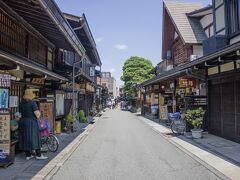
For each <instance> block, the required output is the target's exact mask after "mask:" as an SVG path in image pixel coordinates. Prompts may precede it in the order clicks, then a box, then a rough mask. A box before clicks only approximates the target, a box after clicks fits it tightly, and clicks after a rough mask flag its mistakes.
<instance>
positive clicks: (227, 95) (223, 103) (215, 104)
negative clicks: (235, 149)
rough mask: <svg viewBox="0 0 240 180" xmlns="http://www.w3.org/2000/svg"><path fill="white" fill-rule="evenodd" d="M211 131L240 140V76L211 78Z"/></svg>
mask: <svg viewBox="0 0 240 180" xmlns="http://www.w3.org/2000/svg"><path fill="white" fill-rule="evenodd" d="M209 116H210V131H211V133H213V134H216V135H218V136H222V137H224V138H226V139H229V140H232V141H237V142H240V78H239V77H235V76H234V77H228V78H221V79H215V80H211V82H210V86H209Z"/></svg>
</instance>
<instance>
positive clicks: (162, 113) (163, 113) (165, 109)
mask: <svg viewBox="0 0 240 180" xmlns="http://www.w3.org/2000/svg"><path fill="white" fill-rule="evenodd" d="M159 118H160V119H161V120H167V119H168V107H167V106H160V113H159Z"/></svg>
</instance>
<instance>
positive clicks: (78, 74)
mask: <svg viewBox="0 0 240 180" xmlns="http://www.w3.org/2000/svg"><path fill="white" fill-rule="evenodd" d="M84 59H85V55H84V56H82V57H81V59H80V60H79V61H76V62H73V80H72V81H73V82H72V84H73V85H72V107H73V108H72V116H73V118H74V122H76V106H75V102H76V101H75V78H76V77H78V76H80V75H81V74H82V67H81V69H80V72H79V71H78V73H77V74H75V69H76V65H77V64H79V63H81V62H82V61H83V60H84Z"/></svg>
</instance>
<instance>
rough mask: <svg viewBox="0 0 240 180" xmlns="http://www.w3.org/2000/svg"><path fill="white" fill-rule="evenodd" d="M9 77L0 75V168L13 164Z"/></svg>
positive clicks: (13, 150)
mask: <svg viewBox="0 0 240 180" xmlns="http://www.w3.org/2000/svg"><path fill="white" fill-rule="evenodd" d="M10 85H11V75H8V74H0V166H3V167H8V166H9V165H10V164H12V163H14V158H15V148H14V147H15V145H13V146H12V145H11V132H10V110H9V88H10Z"/></svg>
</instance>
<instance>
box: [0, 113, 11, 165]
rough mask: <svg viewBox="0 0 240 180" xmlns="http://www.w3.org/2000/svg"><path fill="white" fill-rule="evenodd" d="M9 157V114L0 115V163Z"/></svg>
mask: <svg viewBox="0 0 240 180" xmlns="http://www.w3.org/2000/svg"><path fill="white" fill-rule="evenodd" d="M9 155H10V114H9V112H7V111H6V113H0V162H1V161H5V160H6V159H7V158H8V156H9Z"/></svg>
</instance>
